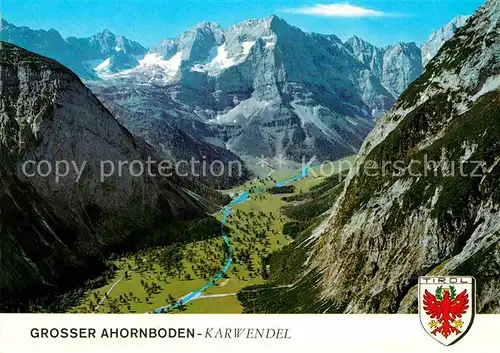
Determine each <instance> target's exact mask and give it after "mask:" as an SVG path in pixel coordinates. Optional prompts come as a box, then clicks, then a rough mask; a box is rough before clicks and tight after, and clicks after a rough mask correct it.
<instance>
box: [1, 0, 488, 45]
mask: <svg viewBox="0 0 500 353" xmlns="http://www.w3.org/2000/svg"><path fill="white" fill-rule="evenodd" d="M483 2H484V0H350V1H347V2H343V1H335V0H330V1H329V0H313V1H309V0H218V1H217V0H144V1H141V0H64V1H63V0H3V1H2V16H3V17H4V18H5V19H6V20H7V21H9V22H12V23H14V24H15V25H18V26H20V25H24V26H28V27H31V28H33V29H49V28H55V29H57V30H58V31H59V32H61V34H62V35H63V36H64V37H67V36H70V35H71V36H77V37H88V36H90V35H92V34H94V33H97V32H99V31H101V30H102V29H105V28H106V29H109V30H111V31H112V32H114V33H116V34H122V35H125V36H126V37H128V38H130V39H133V40H136V41H139V42H140V43H141V44H143V45H145V46H152V45H154V44H156V43H157V42H159V41H160V40H162V39H165V38H172V37H177V36H178V35H180V34H181V33H182V32H184V31H185V30H187V29H189V28H191V27H193V26H194V25H196V24H197V23H199V22H201V21H213V22H217V23H219V24H220V25H221V26H222V27H224V28H226V27H228V26H230V25H232V24H235V23H237V22H240V21H242V20H245V19H249V18H261V17H267V16H269V15H271V14H276V15H278V16H279V17H281V18H283V19H285V20H286V21H287V22H289V23H290V24H293V25H296V26H298V27H300V28H302V29H303V30H304V31H307V32H319V33H327V34H336V35H337V36H339V37H340V38H341V39H343V40H345V39H346V38H348V37H349V36H351V35H353V34H355V35H358V36H360V37H362V38H364V39H366V40H368V41H370V42H372V43H373V44H376V45H388V44H392V43H394V42H397V41H415V42H417V44H421V43H422V42H423V41H425V40H426V39H427V37H428V36H429V35H430V33H431V32H433V31H434V30H435V29H437V28H439V27H441V26H442V25H444V24H446V23H447V22H448V21H450V20H451V19H452V18H453V17H455V16H457V15H467V14H471V13H472V12H474V10H475V9H477V8H478V7H479V6H481V5H482V3H483Z"/></svg>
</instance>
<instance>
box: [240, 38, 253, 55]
mask: <svg viewBox="0 0 500 353" xmlns="http://www.w3.org/2000/svg"><path fill="white" fill-rule="evenodd" d="M254 44H255V42H251V41H249V42H243V43H242V44H241V46H242V47H243V55H248V54H249V53H250V50H252V47H253V46H254Z"/></svg>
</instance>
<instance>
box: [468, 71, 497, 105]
mask: <svg viewBox="0 0 500 353" xmlns="http://www.w3.org/2000/svg"><path fill="white" fill-rule="evenodd" d="M499 88H500V75H497V76H491V77H488V79H487V80H486V82H485V83H484V85H483V87H481V90H479V92H477V93H476V94H475V95H474V96H473V97H472V98H471V100H472V101H473V102H475V101H476V100H478V98H479V97H481V96H484V95H485V94H487V93H490V92H493V91H496V90H497V89H499Z"/></svg>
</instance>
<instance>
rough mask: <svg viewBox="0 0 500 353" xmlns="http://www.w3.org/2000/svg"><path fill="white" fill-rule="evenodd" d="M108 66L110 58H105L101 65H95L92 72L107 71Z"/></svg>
mask: <svg viewBox="0 0 500 353" xmlns="http://www.w3.org/2000/svg"><path fill="white" fill-rule="evenodd" d="M110 65H111V58H107V59H106V60H104V61H103V62H102V63H100V64H99V65H97V66H96V67H95V69H94V70H95V71H97V72H102V71H108V70H109V67H110Z"/></svg>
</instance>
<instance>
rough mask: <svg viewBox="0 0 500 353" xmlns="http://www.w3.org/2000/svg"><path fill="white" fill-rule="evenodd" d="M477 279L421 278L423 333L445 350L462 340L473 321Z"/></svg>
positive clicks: (450, 277) (420, 302) (457, 277)
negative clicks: (443, 346) (445, 347)
mask: <svg viewBox="0 0 500 353" xmlns="http://www.w3.org/2000/svg"><path fill="white" fill-rule="evenodd" d="M475 284H476V283H475V279H474V277H465V276H439V277H420V278H419V281H418V287H419V291H418V292H419V293H418V313H419V316H420V322H421V324H422V327H423V328H424V330H425V331H426V332H427V333H428V334H429V335H430V336H431V337H432V338H434V339H435V340H436V341H438V342H439V343H442V344H444V345H445V346H449V345H452V344H454V343H456V342H457V341H458V340H460V339H461V338H462V337H463V336H465V334H466V333H467V332H468V331H469V329H470V327H471V326H472V323H473V321H474V315H475V309H476V308H475V306H476V305H475V304H476V302H475V301H476V286H475Z"/></svg>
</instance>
